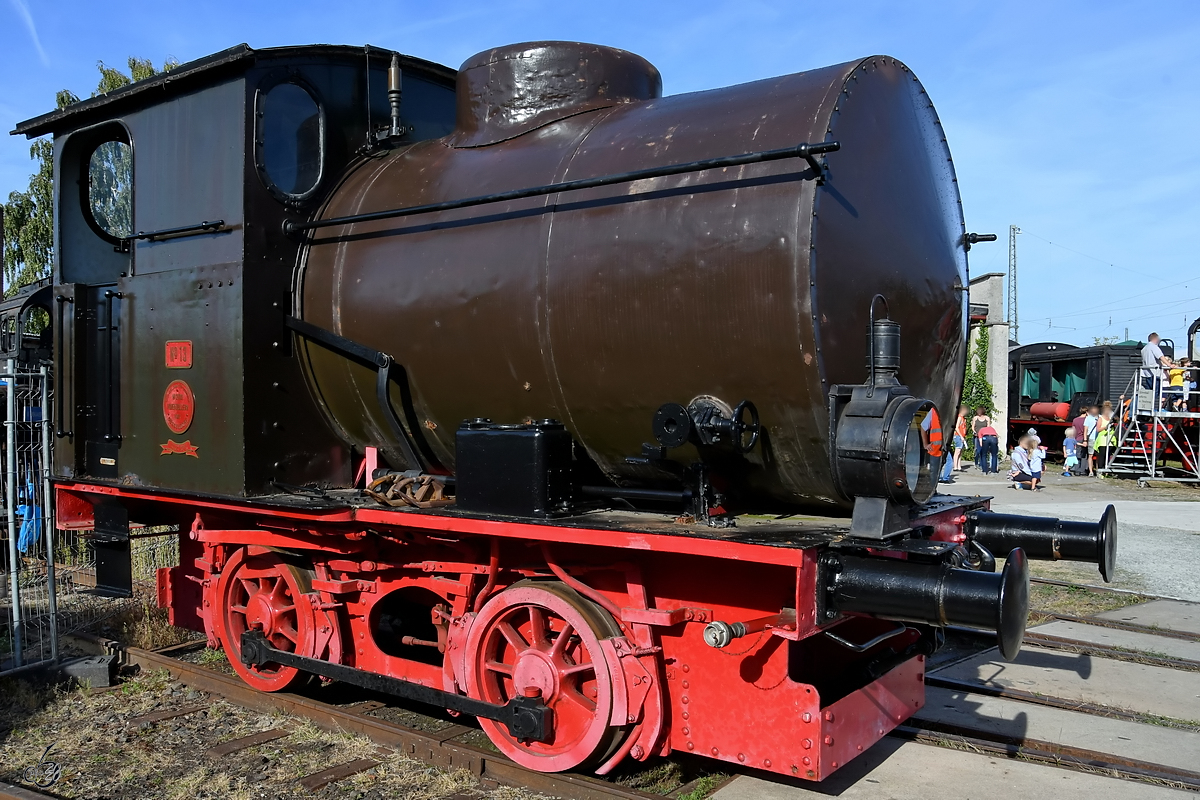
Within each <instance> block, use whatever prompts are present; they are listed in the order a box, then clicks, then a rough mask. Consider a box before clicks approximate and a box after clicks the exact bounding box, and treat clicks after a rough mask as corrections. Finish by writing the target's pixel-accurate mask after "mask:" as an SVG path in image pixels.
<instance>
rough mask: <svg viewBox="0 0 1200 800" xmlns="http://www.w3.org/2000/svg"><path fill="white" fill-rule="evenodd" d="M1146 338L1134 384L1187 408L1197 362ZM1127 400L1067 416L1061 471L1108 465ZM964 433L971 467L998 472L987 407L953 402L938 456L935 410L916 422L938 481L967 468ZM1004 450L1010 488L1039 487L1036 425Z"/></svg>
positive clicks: (1092, 470)
mask: <svg viewBox="0 0 1200 800" xmlns="http://www.w3.org/2000/svg"><path fill="white" fill-rule="evenodd" d="M1146 342H1147V343H1146V345H1145V346H1144V347H1143V348H1142V358H1141V370H1140V372H1139V380H1140V383H1139V385H1140V386H1141V388H1142V389H1147V390H1153V391H1154V396H1155V398H1158V399H1157V400H1156V402H1161V406H1156V408H1161V409H1162V410H1164V411H1188V410H1192V409H1194V408H1196V407H1197V405H1200V403H1198V402H1197V401H1198V400H1200V391H1198V389H1200V363H1197V364H1193V363H1192V362H1191V360H1190V359H1187V358H1180V359H1178V360H1177V361H1176V360H1173V359H1172V358H1171V357H1169V356H1167V355H1165V354H1164V353H1163V351H1162V349H1161V348H1160V347H1159V345H1158V343H1159V336H1158V334H1157V333H1151V334H1150V335H1149V336H1148V337H1146ZM1143 402H1144V400H1143ZM1129 403H1130V399H1127V398H1126V397H1125V396H1123V395H1122V397H1121V399H1120V408H1119V410H1118V409H1114V407H1113V404H1112V402H1111V401H1109V400H1105V401H1104V402H1103V403H1099V404H1094V405H1091V406H1089V407H1088V408H1086V409H1084V410H1083V413H1081V414H1079V416H1077V417H1075V418H1074V419H1073V420H1071V421H1070V425H1068V426H1067V427H1066V430H1065V431H1064V435H1063V443H1062V451H1061V456H1062V462H1063V472H1062V474H1063V476H1064V477H1068V478H1069V477H1076V476H1088V477H1095V476H1096V475H1097V474H1099V471H1100V470H1101V469H1104V468H1105V467H1107V466H1108V464H1109V463H1110V459H1111V457H1112V455H1113V453H1114V451H1115V450H1116V447H1117V429H1118V421H1119V417H1118V414H1124V415H1125V417H1126V418H1128V414H1129V408H1128V406H1129ZM968 435H969V436H970V439H971V444H972V449H973V450H974V452H975V466H976V468H977V469H978V470H979V471H980V472H981V473H982V474H984V475H990V474H996V473H999V471H1000V460H1001V455H1000V435H999V433H998V432H997V431H996V428H995V427H994V425H993V422H992V418H991V416H990V415H989V413H988V409H987V407H985V406H979V407H978V408H976V409H975V411H974V414H972V412H971V409H970V408H968V407H967V406H965V405H963V406H959V409H958V416H957V418H956V419H955V422H954V434H953V437H952V438H951V440H950V446H949V448H948V450H949V452H946V453H945V455H944V457H943V447H942V432H941V423H940V422H939V421H938V419H937V412H936V411H934V412H933V413H931V414H929V415H928V416H927V417H926V418H925V419H924V420H923V422H922V423H921V438H922V442H923V445H924V447H925V449H926V450H927V451H928V452H929V453H930V455H932V456H935V457H938V458H941V459H942V461H941V474H940V475H939V476H938V480H939V482H940V483H953V482H954V473H955V472H964V471H966V470H967V467H964V466H963V463H962V461H963V454H964V453H965V452H966V450H967V449H968V447H967V443H968V439H967V437H968ZM1007 455H1008V459H1009V462H1010V469H1009V471H1008V476H1009V478H1010V480H1011V482H1012V486H1013V488H1014V489H1026V490H1029V491H1035V492H1036V491H1041V489H1042V486H1041V484H1042V477H1043V475H1044V474H1045V469H1046V466H1045V465H1046V462H1047V460H1048V458H1049V456H1050V454H1049V452H1048V448H1047V447H1045V446H1043V445H1042V439H1041V437H1040V436H1038V433H1037V429H1035V428H1030V429H1029V430H1027V431H1026V432H1025V433H1023V434H1021V435H1020V436H1019V437H1018V438H1017V441H1016V442H1015V444H1013V445H1012V449H1011V450H1010V451H1009V453H1008V454H1007ZM1056 455H1057V454H1056Z"/></svg>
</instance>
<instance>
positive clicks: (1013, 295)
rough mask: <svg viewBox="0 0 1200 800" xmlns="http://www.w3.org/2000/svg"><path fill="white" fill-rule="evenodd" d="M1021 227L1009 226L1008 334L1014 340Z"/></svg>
mask: <svg viewBox="0 0 1200 800" xmlns="http://www.w3.org/2000/svg"><path fill="white" fill-rule="evenodd" d="M1020 232H1021V229H1020V228H1018V227H1017V226H1016V225H1009V226H1008V336H1009V338H1010V339H1012V340H1013V341H1014V342H1019V341H1021V340H1020V338H1018V336H1017V234H1018V233H1020Z"/></svg>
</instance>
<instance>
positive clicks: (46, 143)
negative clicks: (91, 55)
mask: <svg viewBox="0 0 1200 800" xmlns="http://www.w3.org/2000/svg"><path fill="white" fill-rule="evenodd" d="M128 64H129V74H125V73H124V72H121V70H119V69H116V68H115V67H109V66H107V65H106V64H105V63H104V62H103V61H100V62H97V64H96V66H97V68H98V69H99V70H100V81H99V83H98V84H97V86H96V91H94V92H92V97H96V96H97V95H100V94H106V93H108V92H111V91H113V90H114V89H120V88H121V87H122V86H128V85H129V84H130V83H133V82H134V81H140V80H144V79H146V78H152V77H154V76H155V75H157V74H159V73H160V72H168V71H170V70H172V69H174V68H175V67H177V66H179V62H178V61H176V60H175V59H173V58H168V59H167V60H166V61H165V62H164V63H163V66H162V69H161V70H156V69H155V68H154V65H153V64H152V63H151V62H150V60H149V59H141V58H130V59H129V62H128ZM54 102H55V105H56V106H57V107H58V108H66V107H67V106H69V105H71V104H72V103H78V102H79V96H78V95H76V94H75V93H73V92H71V91H69V90H67V89H63V90H62V91H61V92H58V93H57V94H56V95H55V98H54ZM29 157H30V158H32V159H33V160H34V161H35V162H37V171H36V172H34V173H33V175H31V176H30V177H29V186H28V188H27V189H26V190H25V191H23V192H21V191H16V192H11V193H9V195H8V202H7V203H0V213H3V215H4V251H3V254H2V258H0V264H2V266H3V270H4V295H5V296H6V297H10V296H12V295H13V294H14V293H15V292H16V291H17V289H18V288H20V287H21V286H25V285H26V284H29V283H33V282H34V281H37V280H40V279H42V278H44V277H46V276H47V275H49V274H50V271H51V269H52V268H53V265H54V144H53V142H51V141H50V140H49V139H35V140H34V141H33V142H32V143H31V144H30V146H29ZM122 158H126V159H127V158H128V148H125V150H124V151H123V152H122V151H121V150H120V148H113V149H112V151H111V152H107V151H106V152H105V153H103V154H102V155H101V159H102V160H104V161H105V163H108V162H113V163H116V162H118V161H120V159H122ZM111 172H112V174H116V175H119V174H128V171H126V172H125V173H121V172H120V171H117V170H112V171H111ZM121 189H122V187H121V186H118V185H113V186H107V185H106V186H102V187H100V190H101V196H102V197H110V196H111V198H112V199H111V201H110V202H108V203H107V205H103V204H102V205H103V208H102V209H101V211H102V213H103V214H104V216H105V219H104V222H106V223H110V224H111V226H112V229H113V230H117V231H125V230H129V228H130V226H131V220H130V214H131V209H129V208H128V196H129V193H128V192H122V191H121ZM122 197H123V198H124V200H122Z"/></svg>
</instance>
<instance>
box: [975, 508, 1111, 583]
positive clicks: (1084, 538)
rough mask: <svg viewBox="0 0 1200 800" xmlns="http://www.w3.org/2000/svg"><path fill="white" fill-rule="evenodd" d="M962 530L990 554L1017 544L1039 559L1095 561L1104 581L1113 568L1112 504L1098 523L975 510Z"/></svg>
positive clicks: (1109, 579)
mask: <svg viewBox="0 0 1200 800" xmlns="http://www.w3.org/2000/svg"><path fill="white" fill-rule="evenodd" d="M965 531H966V534H967V537H968V538H969V539H970V540H972V541H975V542H978V543H979V544H981V545H983V546H984V547H986V548H987V549H988V550H990V551H992V552H993V553H1004V552H1007V551H1008V550H1011V549H1013V548H1016V547H1019V548H1021V549H1022V550H1024V551H1025V553H1026V554H1027V555H1028V556H1029V557H1030V558H1033V559H1037V560H1040V561H1083V562H1086V563H1088V564H1096V565H1098V566H1099V568H1100V575H1101V576H1102V577H1103V578H1104V580H1105V582H1106V583H1107V582H1109V581H1111V580H1112V578H1113V574H1114V572H1115V571H1116V560H1117V510H1116V508H1114V507H1113V506H1111V505H1110V506H1109V507H1108V508H1106V509H1104V513H1103V514H1102V515H1101V516H1100V521H1099V522H1071V521H1068V520H1061V519H1055V518H1053V517H1022V516H1018V515H1016V514H997V513H995V512H992V511H976V512H974V513H971V514H968V515H967V523H966V525H965Z"/></svg>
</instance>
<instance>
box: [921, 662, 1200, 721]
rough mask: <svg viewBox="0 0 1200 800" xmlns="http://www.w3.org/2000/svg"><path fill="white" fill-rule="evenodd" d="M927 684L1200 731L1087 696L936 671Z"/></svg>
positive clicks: (1114, 717)
mask: <svg viewBox="0 0 1200 800" xmlns="http://www.w3.org/2000/svg"><path fill="white" fill-rule="evenodd" d="M925 685H926V686H934V687H937V688H939V689H951V690H953V691H957V692H965V693H968V694H981V695H984V696H986V697H1000V698H1003V699H1005V700H1020V701H1021V702H1023V703H1030V704H1032V705H1037V706H1048V707H1049V708H1061V709H1064V710H1066V711H1078V712H1080V713H1083V714H1091V715H1092V716H1094V717H1110V718H1112V719H1120V720H1125V721H1126V722H1142V723H1144V722H1146V720H1147V719H1148V718H1153V719H1154V721H1155V724H1156V725H1158V726H1159V727H1163V728H1177V729H1179V730H1184V731H1193V732H1197V733H1200V727H1198V726H1196V725H1189V724H1188V723H1186V722H1183V721H1182V720H1175V719H1171V718H1169V717H1159V716H1156V715H1154V714H1138V713H1136V712H1132V711H1125V710H1122V709H1119V708H1110V707H1108V706H1102V705H1099V704H1097V703H1089V702H1086V701H1084V700H1065V699H1063V698H1061V697H1051V696H1049V695H1041V694H1034V693H1033V692H1026V691H1024V690H1022V689H1012V688H1009V687H1007V686H996V685H989V684H982V683H972V682H971V681H960V680H957V679H955V678H942V677H939V676H937V675H926V676H925Z"/></svg>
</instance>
